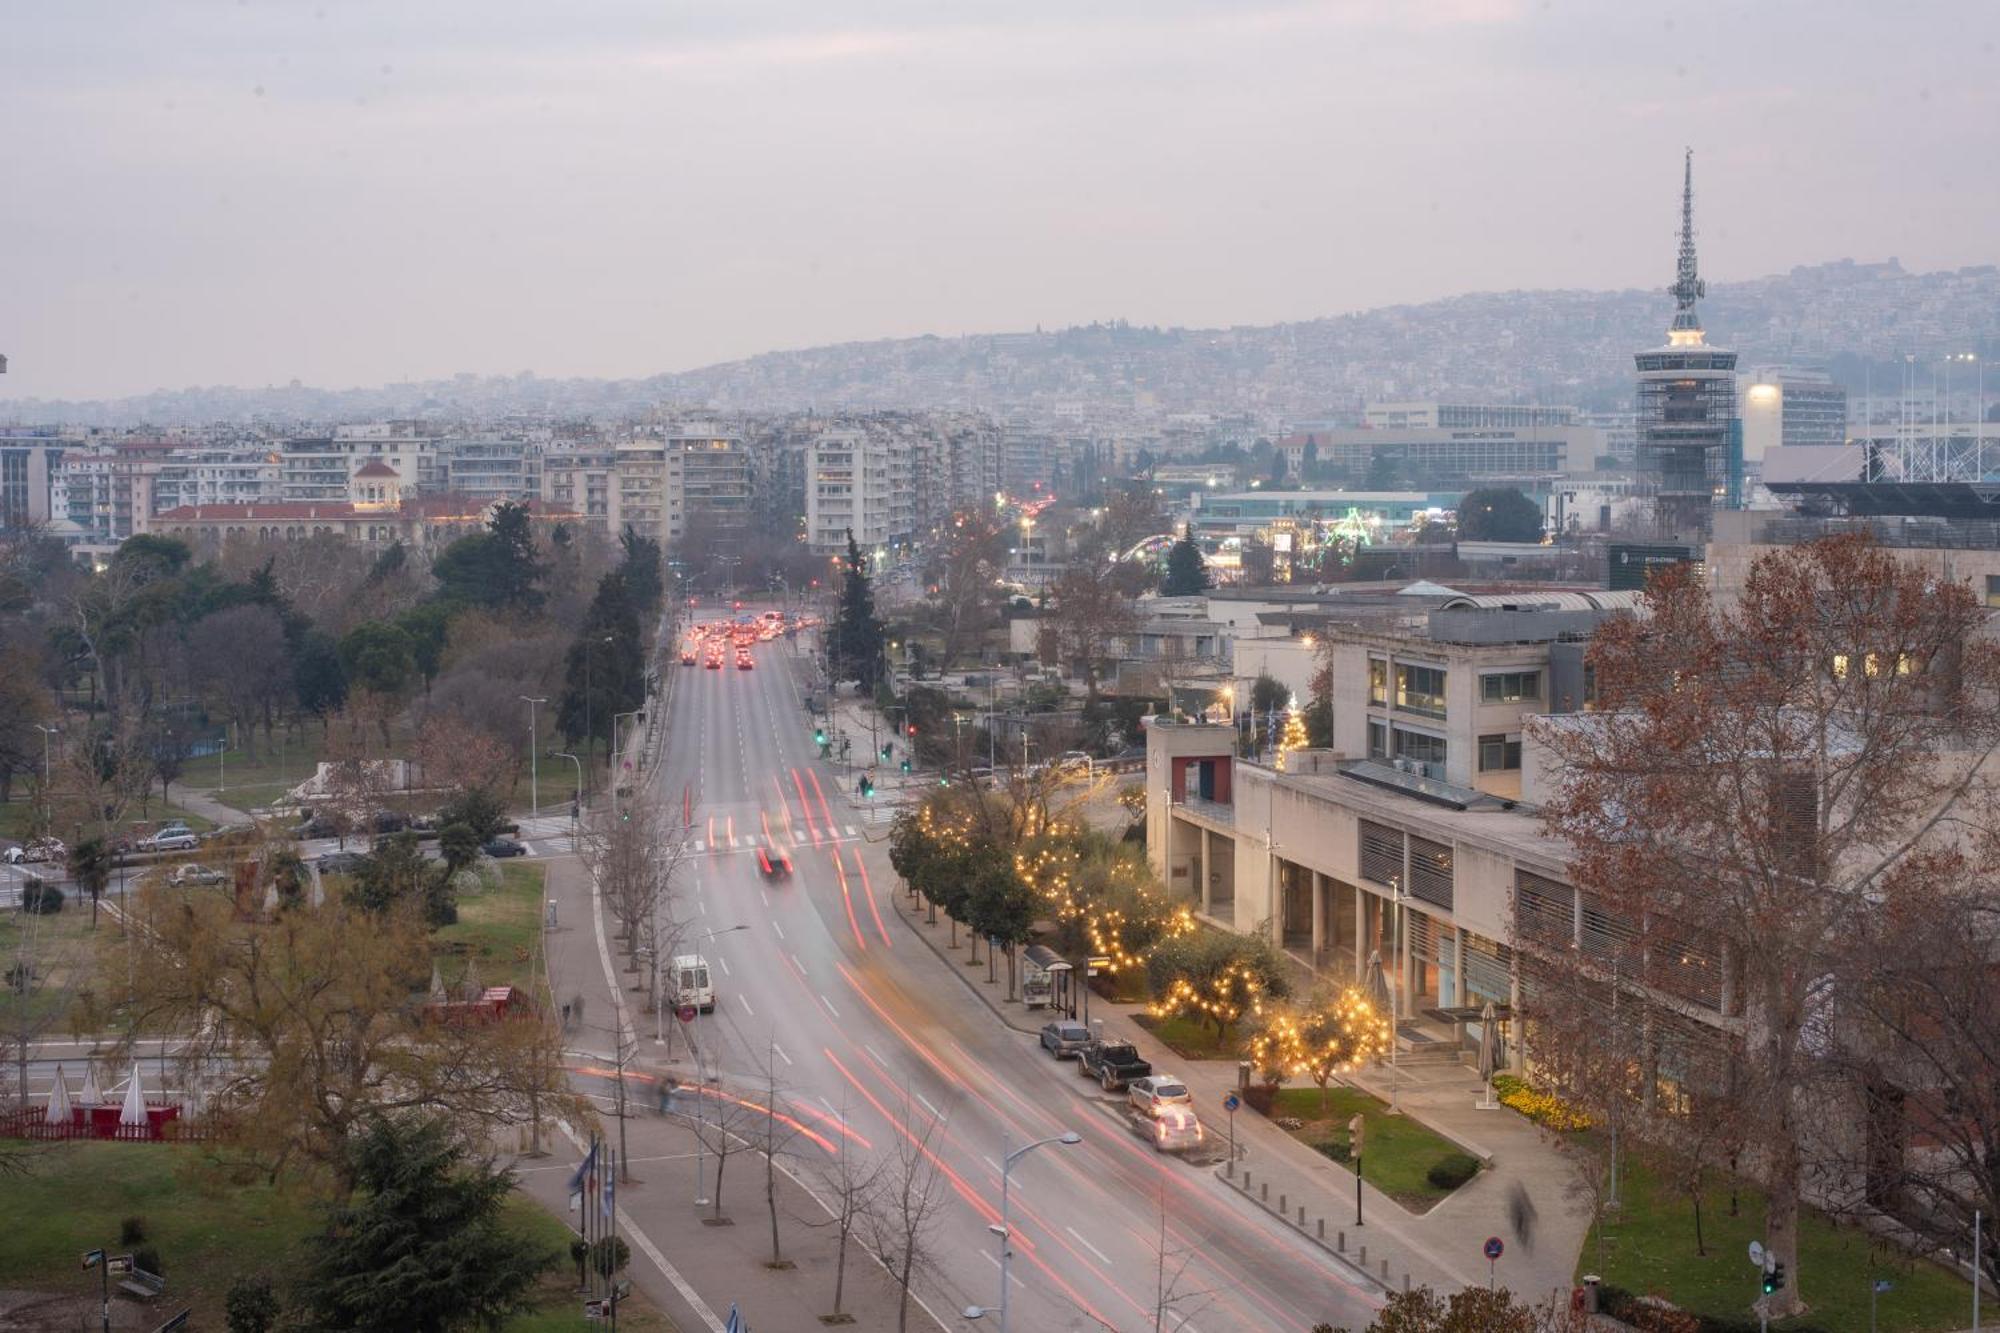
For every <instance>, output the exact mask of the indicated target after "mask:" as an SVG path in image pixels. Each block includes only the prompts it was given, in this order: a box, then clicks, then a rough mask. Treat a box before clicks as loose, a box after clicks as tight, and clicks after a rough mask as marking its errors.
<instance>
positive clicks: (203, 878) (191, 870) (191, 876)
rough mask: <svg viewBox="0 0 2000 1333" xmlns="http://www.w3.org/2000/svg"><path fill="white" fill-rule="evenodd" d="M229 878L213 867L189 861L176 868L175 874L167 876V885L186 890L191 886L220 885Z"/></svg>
mask: <svg viewBox="0 0 2000 1333" xmlns="http://www.w3.org/2000/svg"><path fill="white" fill-rule="evenodd" d="M227 878H229V877H228V876H227V875H225V874H223V873H222V872H221V871H220V870H217V869H216V868H215V867H213V866H205V865H198V864H196V863H195V862H193V861H189V862H187V863H185V864H183V865H177V866H175V867H174V873H173V874H171V875H169V876H167V883H169V884H171V885H173V886H174V887H175V888H177V889H180V888H186V887H187V886H188V885H191V884H220V883H222V881H223V880H225V879H227Z"/></svg>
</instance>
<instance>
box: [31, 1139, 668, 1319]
mask: <svg viewBox="0 0 2000 1333" xmlns="http://www.w3.org/2000/svg"><path fill="white" fill-rule="evenodd" d="M509 1214H510V1220H511V1222H512V1224H513V1225H514V1226H515V1227H517V1228H519V1229H520V1230H521V1231H523V1232H526V1233H527V1234H529V1235H532V1236H534V1237H535V1238H536V1239H538V1240H540V1241H542V1242H544V1243H545V1244H546V1247H547V1248H548V1249H549V1250H550V1252H551V1253H554V1254H557V1255H561V1256H563V1258H562V1260H561V1262H560V1263H559V1264H558V1265H557V1266H556V1267H555V1268H553V1269H551V1270H550V1272H549V1273H548V1275H547V1276H546V1277H545V1278H544V1279H543V1281H542V1283H541V1286H540V1288H539V1289H538V1295H539V1297H540V1300H541V1309H540V1311H539V1312H538V1313H536V1314H533V1315H527V1316H522V1317H519V1318H516V1319H513V1320H510V1321H509V1322H508V1323H507V1324H506V1325H505V1327H506V1329H507V1330H508V1333H571V1330H582V1329H585V1328H589V1327H601V1325H591V1324H587V1323H586V1322H585V1320H584V1319H583V1315H582V1309H581V1306H580V1303H579V1301H578V1298H577V1297H576V1295H575V1293H574V1291H573V1290H572V1281H573V1279H574V1273H575V1270H574V1269H573V1268H570V1267H569V1266H568V1263H567V1253H568V1248H569V1236H570V1231H569V1228H568V1227H566V1226H565V1225H564V1224H563V1223H562V1222H561V1221H560V1220H559V1219H558V1218H556V1217H554V1216H551V1215H550V1214H549V1213H546V1212H544V1211H542V1210H541V1209H540V1208H538V1207H536V1206H535V1205H534V1204H532V1203H530V1202H528V1201H527V1200H526V1199H524V1198H519V1197H517V1198H516V1199H515V1200H514V1201H513V1202H512V1203H511V1204H510V1208H509ZM127 1217H140V1218H143V1219H144V1220H145V1225H146V1233H147V1239H146V1241H145V1242H144V1243H145V1244H147V1245H150V1246H151V1247H152V1248H153V1249H154V1250H156V1251H158V1253H159V1256H160V1264H161V1267H162V1268H163V1269H164V1270H165V1271H164V1272H163V1273H162V1274H161V1276H163V1277H165V1278H166V1279H167V1295H166V1297H165V1298H164V1299H163V1300H162V1301H161V1302H160V1303H159V1306H160V1310H161V1313H160V1318H162V1319H164V1318H165V1317H166V1316H167V1315H168V1314H172V1313H174V1312H176V1311H178V1310H179V1309H181V1308H182V1307H184V1306H192V1307H193V1308H194V1311H195V1316H194V1320H193V1325H194V1327H197V1328H220V1327H222V1319H221V1311H222V1301H223V1296H224V1294H225V1293H226V1292H227V1291H228V1289H229V1284H230V1283H231V1282H233V1281H234V1280H235V1279H236V1278H238V1277H240V1276H249V1275H254V1274H258V1273H264V1274H268V1275H270V1276H271V1277H272V1278H273V1280H274V1282H276V1283H277V1284H278V1285H280V1286H282V1285H283V1282H284V1278H285V1274H286V1272H287V1271H288V1268H289V1267H290V1265H291V1263H292V1255H293V1253H294V1251H295V1247H297V1246H298V1245H299V1243H300V1242H301V1241H302V1240H303V1239H304V1238H305V1237H307V1236H308V1235H310V1234H311V1232H312V1231H313V1230H314V1228H315V1227H316V1225H317V1217H316V1214H315V1212H314V1210H313V1208H312V1206H311V1204H310V1203H309V1202H308V1201H307V1200H306V1199H305V1198H304V1197H303V1196H302V1195H300V1194H296V1193H289V1192H285V1191H281V1190H278V1189H274V1188H273V1187H271V1186H270V1185H267V1184H265V1183H264V1181H263V1178H262V1177H261V1175H260V1174H259V1173H257V1172H255V1171H231V1170H230V1169H229V1168H227V1167H225V1166H222V1165H218V1164H216V1163H215V1162H213V1161H212V1160H211V1159H210V1158H208V1157H206V1156H204V1155H202V1154H201V1153H200V1152H199V1150H197V1149H195V1148H192V1147H189V1146H185V1145H182V1146H172V1145H166V1144H137V1143H86V1144H71V1145H64V1146H61V1147H56V1148H52V1149H49V1150H47V1151H45V1152H44V1153H42V1154H41V1155H39V1156H38V1157H37V1158H36V1159H35V1163H34V1169H33V1170H31V1171H30V1172H29V1173H28V1174H26V1175H24V1176H10V1177H8V1178H7V1179H6V1181H5V1183H4V1185H0V1229H4V1232H5V1234H6V1236H7V1237H8V1240H7V1243H6V1244H5V1245H0V1287H10V1288H21V1289H27V1290H32V1291H43V1292H49V1293H51V1294H74V1295H94V1294H95V1293H96V1291H97V1281H98V1277H97V1274H95V1273H90V1272H86V1271H84V1270H83V1269H81V1268H79V1267H78V1264H77V1256H78V1255H80V1254H82V1253H83V1252H84V1251H86V1250H91V1249H97V1248H100V1247H102V1248H105V1249H110V1250H112V1251H113V1252H114V1253H120V1252H123V1248H124V1247H120V1246H119V1244H118V1238H119V1228H120V1224H121V1222H122V1221H123V1219H125V1218H127ZM628 1318H629V1320H630V1322H629V1324H628V1323H627V1320H628ZM619 1322H620V1324H621V1326H626V1327H630V1328H633V1329H637V1330H642V1331H644V1333H661V1331H663V1330H670V1329H671V1327H672V1326H671V1325H670V1324H669V1323H668V1322H667V1321H666V1320H665V1318H664V1317H662V1316H661V1315H659V1314H658V1313H657V1312H654V1311H652V1310H651V1309H650V1308H649V1307H647V1306H646V1305H645V1303H644V1302H643V1301H634V1302H633V1303H631V1304H629V1305H627V1306H626V1307H624V1308H623V1309H621V1310H620V1312H619Z"/></svg>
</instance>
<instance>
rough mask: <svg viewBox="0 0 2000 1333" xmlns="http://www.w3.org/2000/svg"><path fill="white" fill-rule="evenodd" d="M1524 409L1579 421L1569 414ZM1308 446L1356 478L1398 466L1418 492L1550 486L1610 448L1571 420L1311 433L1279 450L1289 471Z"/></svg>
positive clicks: (1321, 461)
mask: <svg viewBox="0 0 2000 1333" xmlns="http://www.w3.org/2000/svg"><path fill="white" fill-rule="evenodd" d="M1441 410H1442V409H1441ZM1468 410H1470V409H1468ZM1522 411H1524V412H1547V413H1550V414H1552V415H1561V414H1567V415H1568V416H1570V417H1573V416H1574V410H1573V409H1571V408H1535V409H1528V408H1524V409H1522ZM1308 445H1310V446H1311V451H1312V453H1313V457H1314V459H1315V460H1316V461H1317V463H1318V465H1319V466H1320V467H1325V468H1338V469H1341V470H1344V471H1345V472H1346V473H1347V474H1348V475H1349V476H1350V477H1353V478H1356V479H1359V478H1361V477H1363V476H1365V475H1366V474H1367V472H1368V471H1369V469H1370V468H1371V467H1373V466H1375V465H1376V463H1377V462H1378V461H1379V462H1383V463H1386V464H1390V465H1393V466H1394V467H1395V469H1396V471H1397V472H1398V473H1400V474H1401V476H1402V477H1403V479H1404V481H1405V482H1407V483H1408V484H1410V485H1413V486H1464V487H1468V488H1469V487H1472V486H1477V485H1480V484H1484V483H1492V482H1518V483H1523V484H1525V485H1528V486H1531V487H1532V486H1546V485H1549V484H1551V483H1553V482H1554V481H1555V480H1557V479H1559V478H1562V477H1565V476H1568V475H1569V474H1571V473H1574V472H1584V471H1588V470H1589V469H1590V468H1591V467H1592V466H1594V465H1595V463H1596V460H1597V456H1598V455H1599V454H1600V453H1602V452H1603V451H1604V450H1605V448H1606V445H1605V439H1604V433H1603V432H1602V431H1601V430H1599V429H1598V428H1597V427H1595V426H1583V425H1578V424H1577V423H1576V422H1575V421H1574V420H1561V421H1550V422H1546V423H1541V422H1527V423H1521V424H1513V423H1504V424H1503V423H1498V422H1496V423H1491V424H1483V425H1471V424H1465V425H1417V426H1393V427H1390V426H1384V427H1374V428H1364V429H1360V430H1328V431H1313V432H1310V433H1308V434H1306V435H1304V436H1296V435H1295V436H1291V437H1288V438H1287V439H1286V440H1284V441H1283V442H1282V443H1281V444H1280V446H1279V448H1280V450H1281V451H1282V452H1283V454H1284V456H1285V466H1286V469H1287V470H1288V471H1289V472H1291V473H1292V474H1293V475H1295V476H1296V475H1300V474H1301V473H1302V472H1303V471H1304V469H1305V466H1306V454H1307V448H1308Z"/></svg>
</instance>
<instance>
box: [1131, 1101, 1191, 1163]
mask: <svg viewBox="0 0 2000 1333" xmlns="http://www.w3.org/2000/svg"><path fill="white" fill-rule="evenodd" d="M1138 1118H1139V1119H1140V1121H1141V1123H1148V1122H1150V1124H1151V1125H1152V1130H1153V1149H1154V1151H1155V1152H1189V1151H1192V1150H1193V1149H1196V1148H1199V1147H1200V1146H1201V1120H1200V1118H1199V1117H1198V1116H1196V1115H1195V1113H1194V1108H1193V1107H1192V1106H1180V1105H1175V1104H1170V1105H1167V1106H1162V1107H1161V1108H1160V1109H1159V1112H1158V1114H1156V1115H1152V1116H1144V1117H1138Z"/></svg>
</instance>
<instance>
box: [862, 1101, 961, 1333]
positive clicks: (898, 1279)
mask: <svg viewBox="0 0 2000 1333" xmlns="http://www.w3.org/2000/svg"><path fill="white" fill-rule="evenodd" d="M910 1102H911V1099H909V1098H905V1099H904V1103H903V1115H902V1117H901V1119H900V1120H899V1121H898V1122H897V1124H896V1143H895V1148H894V1150H893V1152H892V1153H891V1155H890V1157H889V1159H888V1160H887V1161H886V1162H885V1164H884V1166H883V1168H882V1173H881V1180H880V1184H879V1186H878V1188H877V1189H876V1190H875V1192H874V1199H873V1204H874V1206H873V1207H872V1208H871V1209H870V1210H869V1212H868V1218H867V1220H868V1231H869V1237H870V1240H871V1242H872V1248H873V1249H874V1251H875V1253H876V1255H877V1256H878V1257H879V1258H880V1259H881V1260H882V1266H883V1267H884V1268H886V1269H888V1270H889V1277H890V1280H891V1281H893V1282H894V1283H895V1284H896V1290H897V1302H896V1333H909V1327H910V1284H911V1283H912V1282H914V1281H915V1280H916V1279H917V1277H918V1276H919V1275H921V1274H922V1273H924V1272H926V1271H928V1270H929V1269H930V1268H931V1266H932V1265H933V1264H934V1263H935V1261H936V1255H935V1250H934V1244H933V1239H932V1233H933V1232H934V1231H936V1230H937V1215H938V1210H939V1209H940V1208H942V1207H943V1206H944V1201H945V1188H944V1176H943V1172H942V1168H941V1165H940V1163H939V1162H938V1159H937V1155H936V1154H935V1153H933V1152H932V1151H931V1140H932V1138H933V1137H935V1136H937V1135H938V1134H940V1133H942V1131H943V1128H944V1123H945V1122H944V1117H943V1116H933V1117H931V1118H930V1119H928V1120H925V1121H922V1122H921V1123H919V1122H917V1121H916V1120H915V1114H916V1113H915V1111H914V1110H913V1109H912V1107H911V1104H910Z"/></svg>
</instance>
